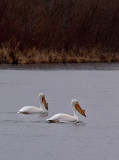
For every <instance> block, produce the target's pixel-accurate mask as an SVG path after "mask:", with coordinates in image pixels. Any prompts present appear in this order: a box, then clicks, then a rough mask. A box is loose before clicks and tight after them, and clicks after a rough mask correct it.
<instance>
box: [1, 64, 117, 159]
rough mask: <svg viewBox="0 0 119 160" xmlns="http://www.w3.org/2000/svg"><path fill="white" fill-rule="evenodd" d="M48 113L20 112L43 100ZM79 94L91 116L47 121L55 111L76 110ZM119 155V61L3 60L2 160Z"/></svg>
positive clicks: (113, 156) (81, 101)
mask: <svg viewBox="0 0 119 160" xmlns="http://www.w3.org/2000/svg"><path fill="white" fill-rule="evenodd" d="M40 92H44V93H45V95H46V100H47V102H48V104H49V114H48V116H40V115H22V114H17V113H16V112H17V111H18V110H19V109H20V108H21V107H23V106H24V105H35V106H39V101H38V94H39V93H40ZM73 98H77V99H78V100H79V103H80V105H81V107H82V108H84V109H85V110H86V115H87V117H86V118H85V117H83V116H81V115H79V120H80V123H77V124H72V123H71V124H70V123H68V124H66V123H64V124H60V123H52V124H50V123H47V121H46V119H47V118H49V117H51V116H52V115H54V114H56V113H68V114H71V115H72V114H73V112H72V108H71V104H70V102H71V100H72V99H73ZM9 159H10V160H119V64H118V63H115V64H113V63H112V64H79V65H78V64H67V65H55V64H54V65H39V66H37V65H18V66H14V65H1V66H0V160H9Z"/></svg>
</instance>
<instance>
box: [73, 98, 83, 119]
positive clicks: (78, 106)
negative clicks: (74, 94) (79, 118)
mask: <svg viewBox="0 0 119 160" xmlns="http://www.w3.org/2000/svg"><path fill="white" fill-rule="evenodd" d="M71 104H72V107H73V108H75V109H76V110H77V111H78V112H79V113H80V114H81V115H83V116H84V117H86V114H85V110H83V109H82V108H81V106H80V105H79V102H78V100H77V99H73V100H72V101H71Z"/></svg>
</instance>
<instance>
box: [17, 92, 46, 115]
mask: <svg viewBox="0 0 119 160" xmlns="http://www.w3.org/2000/svg"><path fill="white" fill-rule="evenodd" d="M38 97H39V102H40V107H39V108H38V107H35V106H24V107H23V108H21V109H20V110H19V111H18V112H17V113H24V114H32V113H43V114H46V113H47V110H48V103H47V102H46V100H45V94H43V93H40V94H39V96H38Z"/></svg>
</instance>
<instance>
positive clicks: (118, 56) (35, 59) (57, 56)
mask: <svg viewBox="0 0 119 160" xmlns="http://www.w3.org/2000/svg"><path fill="white" fill-rule="evenodd" d="M102 62H119V53H113V52H105V51H102V50H100V49H96V48H92V49H90V50H88V49H80V50H79V51H77V52H76V51H72V50H70V51H55V50H50V51H48V50H41V51H39V50H37V49H35V48H32V49H29V50H23V51H20V50H18V49H17V50H12V49H10V48H0V64H43V63H44V64H49V63H102Z"/></svg>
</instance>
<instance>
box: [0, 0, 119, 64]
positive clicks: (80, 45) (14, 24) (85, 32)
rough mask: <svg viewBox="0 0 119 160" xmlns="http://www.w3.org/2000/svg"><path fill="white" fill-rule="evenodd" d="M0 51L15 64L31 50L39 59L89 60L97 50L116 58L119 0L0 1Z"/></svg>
mask: <svg viewBox="0 0 119 160" xmlns="http://www.w3.org/2000/svg"><path fill="white" fill-rule="evenodd" d="M0 48H1V50H0V57H4V56H5V54H7V53H8V57H9V55H11V57H12V59H13V61H15V63H16V62H17V61H18V62H19V60H18V59H17V60H15V57H16V58H18V57H20V56H21V57H26V56H27V57H29V55H28V53H29V54H31V50H32V52H33V50H34V48H35V54H36V50H37V56H38V57H39V55H40V54H41V55H42V54H44V56H46V57H48V56H49V53H53V54H56V53H57V54H59V56H60V57H62V58H61V59H65V58H66V55H69V53H70V55H72V56H78V57H90V54H92V50H93V54H94V55H98V54H97V53H96V52H97V51H98V49H99V51H100V56H102V54H103V56H102V57H106V56H107V53H108V55H110V53H112V54H114V53H116V56H117V55H118V54H117V53H119V0H0ZM3 48H4V50H5V48H6V50H7V51H3ZM8 48H9V49H8ZM84 50H85V51H86V52H85V53H84V52H82V51H84ZM94 50H95V51H96V52H95V53H94ZM99 51H98V52H99ZM26 52H28V53H27V54H26V55H23V53H24V54H25V53H26ZM62 53H63V54H62ZM71 53H72V54H71ZM35 54H34V56H35ZM57 54H56V55H57ZM60 54H61V55H60ZM31 55H32V54H31ZM51 55H52V54H51ZM32 56H33V55H32ZM37 56H36V57H37ZM111 56H112V55H111ZM27 57H26V58H27ZM51 57H52V56H51ZM63 57H65V58H63ZM94 57H95V56H93V58H94ZM3 59H4V60H3ZM36 59H37V58H36ZM46 59H47V58H46ZM51 59H52V58H51ZM102 59H103V58H102ZM105 59H107V57H106V58H105ZM3 61H4V62H6V60H5V58H2V59H0V62H1V63H3ZM9 63H11V62H9ZM19 63H20V62H19ZM32 63H33V61H32ZM37 63H38V60H37Z"/></svg>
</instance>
